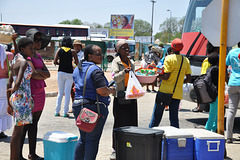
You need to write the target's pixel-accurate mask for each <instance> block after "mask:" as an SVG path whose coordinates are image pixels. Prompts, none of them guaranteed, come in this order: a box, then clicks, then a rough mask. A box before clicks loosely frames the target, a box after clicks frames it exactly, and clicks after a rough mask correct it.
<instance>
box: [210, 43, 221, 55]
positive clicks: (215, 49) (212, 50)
mask: <svg viewBox="0 0 240 160" xmlns="http://www.w3.org/2000/svg"><path fill="white" fill-rule="evenodd" d="M212 52H219V47H214V46H213V45H212V43H211V42H209V41H208V43H207V53H208V54H210V53H212Z"/></svg>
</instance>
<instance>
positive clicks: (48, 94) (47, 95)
mask: <svg viewBox="0 0 240 160" xmlns="http://www.w3.org/2000/svg"><path fill="white" fill-rule="evenodd" d="M57 94H58V92H48V93H46V97H57Z"/></svg>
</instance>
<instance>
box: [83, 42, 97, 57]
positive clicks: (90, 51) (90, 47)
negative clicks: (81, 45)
mask: <svg viewBox="0 0 240 160" xmlns="http://www.w3.org/2000/svg"><path fill="white" fill-rule="evenodd" d="M95 47H99V46H98V45H95V44H88V45H87V46H86V47H85V50H84V59H85V60H86V61H88V55H89V54H94V49H95Z"/></svg>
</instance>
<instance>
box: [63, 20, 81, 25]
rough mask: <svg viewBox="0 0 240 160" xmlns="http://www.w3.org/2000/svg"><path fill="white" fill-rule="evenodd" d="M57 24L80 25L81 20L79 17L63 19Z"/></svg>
mask: <svg viewBox="0 0 240 160" xmlns="http://www.w3.org/2000/svg"><path fill="white" fill-rule="evenodd" d="M59 24H72V25H82V24H83V22H82V21H81V20H79V19H73V20H71V21H70V20H65V21H62V22H60V23H59Z"/></svg>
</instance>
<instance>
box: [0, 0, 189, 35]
mask: <svg viewBox="0 0 240 160" xmlns="http://www.w3.org/2000/svg"><path fill="white" fill-rule="evenodd" d="M156 1H157V2H156V3H155V5H154V19H153V33H156V32H158V31H159V25H160V24H161V23H162V22H163V21H164V20H165V19H166V18H169V17H170V12H167V10H168V9H170V10H171V11H172V17H183V16H184V15H185V14H186V11H187V7H188V4H189V0H156ZM0 14H2V21H3V22H6V23H7V22H8V23H27V24H45V25H53V24H58V23H59V22H61V21H64V20H72V19H75V18H77V19H80V20H81V21H82V22H89V23H93V22H96V23H100V24H102V25H104V24H105V23H107V22H110V15H111V14H134V15H135V19H142V20H145V21H148V22H149V23H151V16H152V2H150V0H102V1H100V0H85V1H83V0H0Z"/></svg>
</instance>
